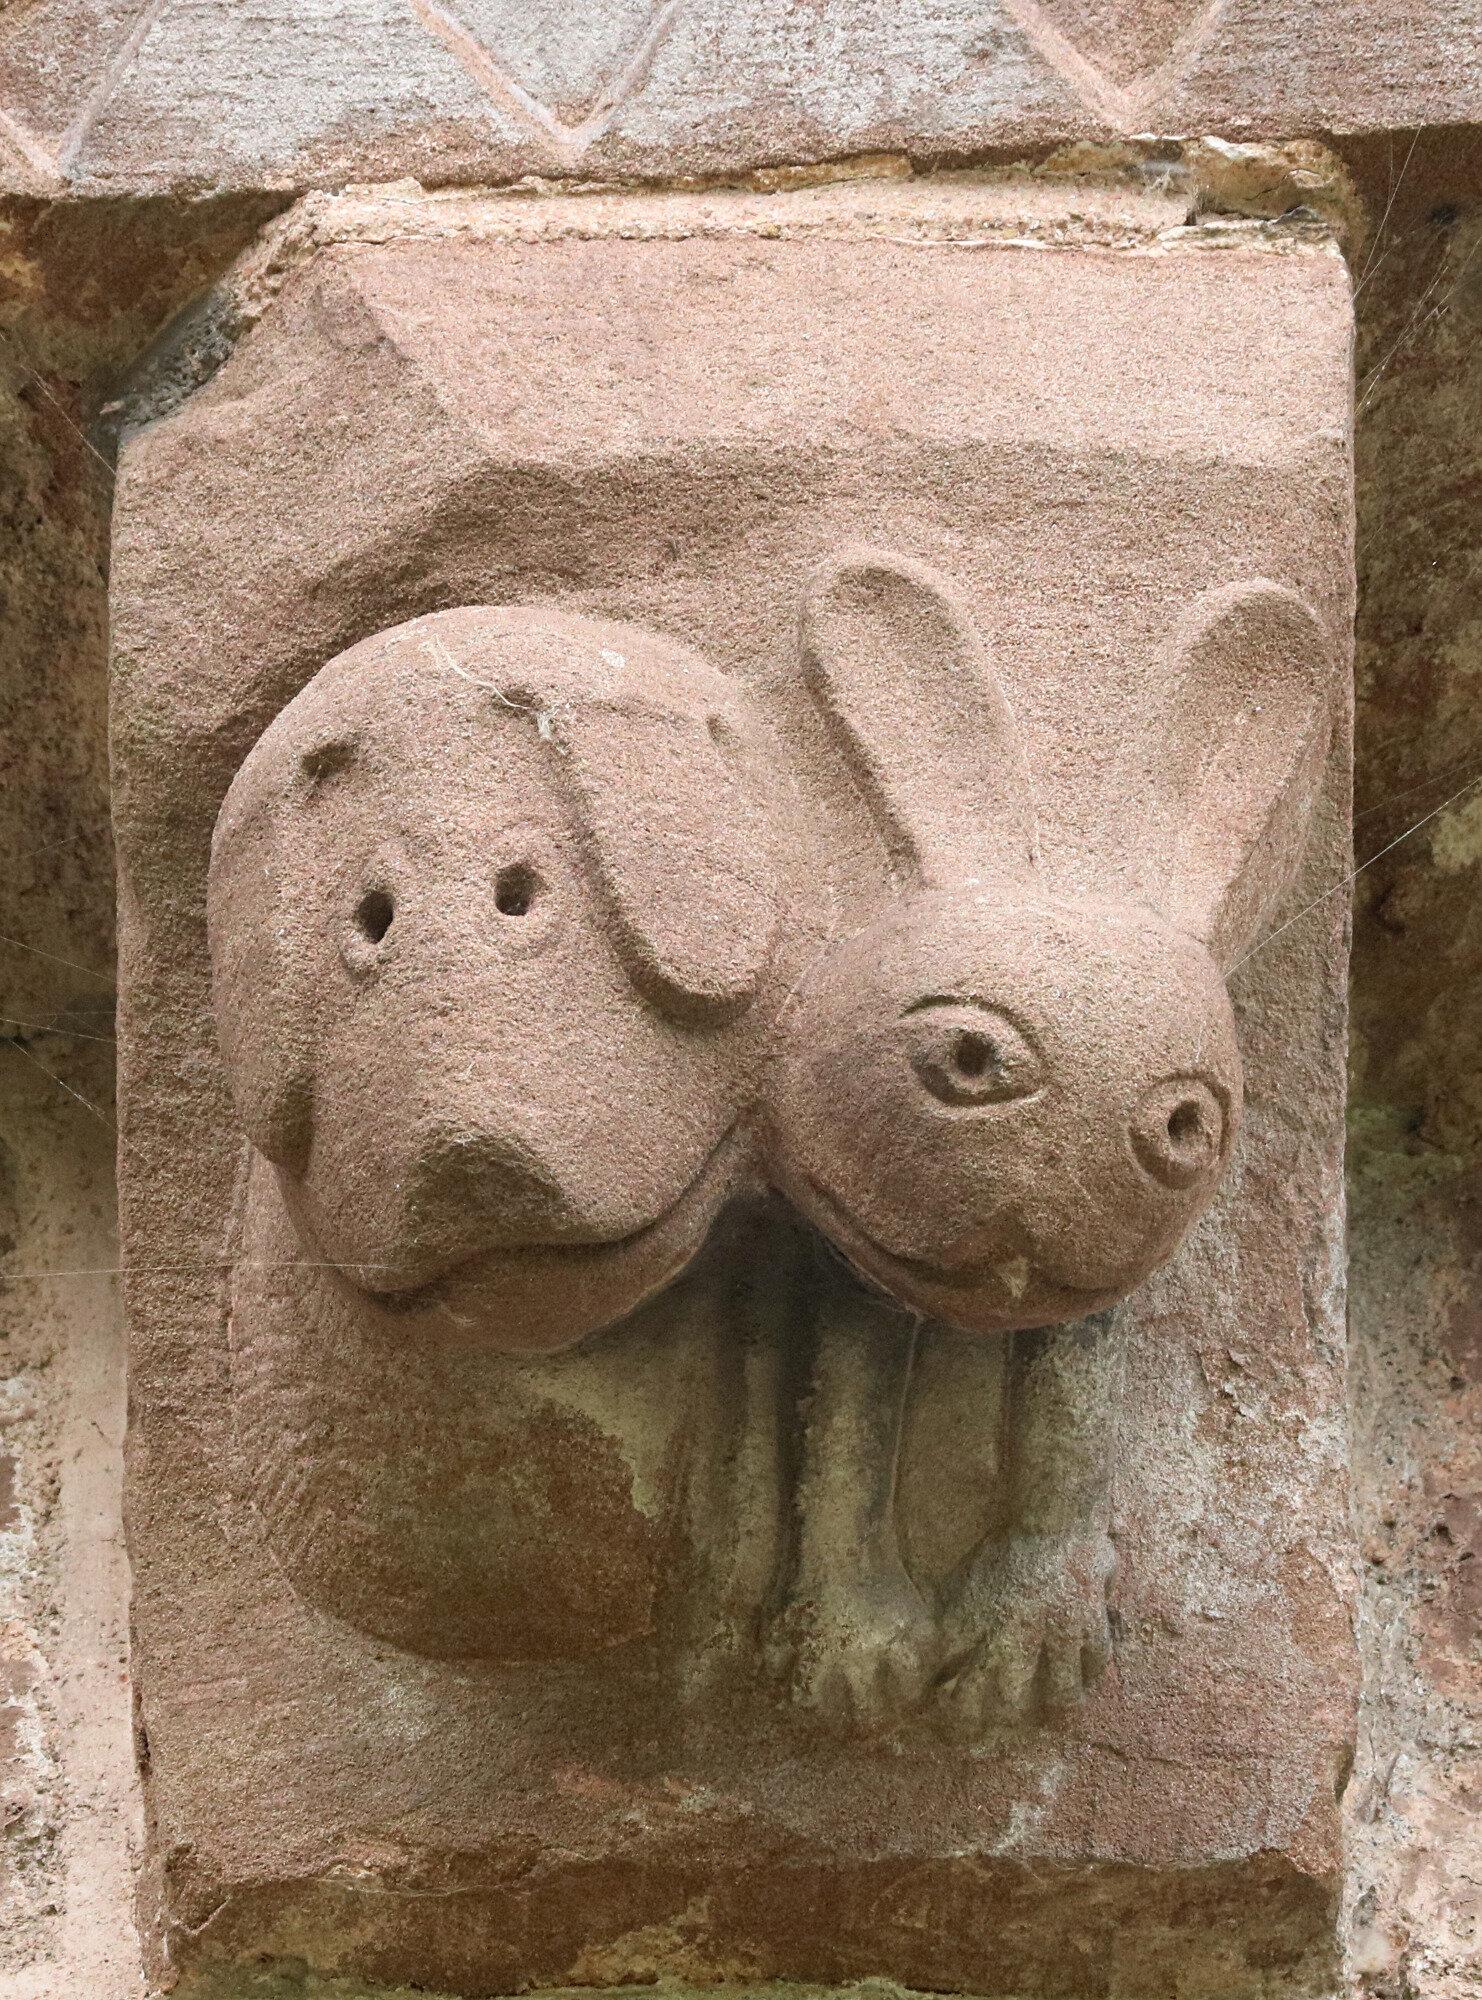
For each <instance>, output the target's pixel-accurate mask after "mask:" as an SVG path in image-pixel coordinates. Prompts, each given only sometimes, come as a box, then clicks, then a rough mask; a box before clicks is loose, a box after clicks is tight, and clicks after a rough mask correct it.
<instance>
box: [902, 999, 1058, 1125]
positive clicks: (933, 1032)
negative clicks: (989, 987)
mask: <svg viewBox="0 0 1482 2000" xmlns="http://www.w3.org/2000/svg"><path fill="white" fill-rule="evenodd" d="M906 1028H907V1032H908V1035H909V1037H910V1040H909V1053H910V1059H911V1067H912V1069H914V1070H915V1072H916V1074H917V1076H919V1077H920V1079H921V1081H922V1082H923V1083H924V1084H925V1085H926V1087H927V1089H928V1090H929V1091H930V1092H931V1094H932V1096H933V1097H936V1098H940V1100H941V1102H942V1103H943V1104H1008V1103H1010V1102H1012V1101H1013V1100H1014V1099H1016V1098H1021V1097H1029V1096H1031V1095H1032V1094H1033V1093H1034V1092H1035V1091H1037V1090H1038V1089H1039V1087H1040V1085H1041V1083H1042V1082H1043V1080H1044V1065H1043V1063H1042V1062H1041V1060H1040V1056H1039V1053H1038V1051H1037V1050H1036V1049H1035V1048H1034V1046H1033V1045H1032V1044H1031V1042H1030V1040H1029V1038H1028V1036H1027V1035H1026V1034H1025V1033H1024V1030H1023V1029H1022V1028H1018V1027H1016V1026H1015V1025H1014V1023H1013V1022H1012V1021H1011V1020H1010V1019H1009V1018H1008V1016H1007V1015H1006V1014H1002V1013H1000V1012H999V1010H998V1009H997V1008H996V1007H988V1006H985V1005H983V1003H982V1002H980V1001H976V1000H953V999H941V1000H921V1001H918V1002H917V1004H916V1005H915V1006H914V1007H912V1008H911V1009H910V1010H909V1012H908V1013H907V1015H906Z"/></svg>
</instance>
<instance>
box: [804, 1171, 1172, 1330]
mask: <svg viewBox="0 0 1482 2000" xmlns="http://www.w3.org/2000/svg"><path fill="white" fill-rule="evenodd" d="M790 1192H791V1195H792V1198H793V1199H794V1200H795V1201H796V1202H797V1204H798V1206H799V1207H800V1208H801V1209H802V1210H803V1212H804V1213H805V1214H807V1215H808V1216H809V1217H810V1219H811V1220H812V1221H813V1222H814V1223H815V1225H816V1226H817V1227H818V1228H819V1229H820V1230H822V1232H823V1233H824V1234H825V1235H826V1236H827V1237H828V1239H829V1241H830V1242H831V1243H832V1244H833V1245H834V1247H835V1248H836V1249H837V1250H839V1251H840V1252H841V1253H842V1255H843V1256H844V1257H845V1258H846V1259H847V1261H848V1262H849V1263H850V1264H852V1265H853V1266H854V1268H855V1270H857V1271H858V1272H859V1274H860V1276H861V1277H862V1278H864V1279H865V1280H866V1281H867V1282H868V1283H871V1284H873V1285H876V1286H878V1287H879V1288H880V1289H881V1290H883V1291H885V1292H888V1293H889V1294H890V1295H891V1297H892V1298H894V1299H896V1300H897V1301H898V1302H899V1303H900V1304H901V1305H904V1306H906V1307H907V1308H908V1309H910V1310H913V1311H916V1312H919V1313H922V1314H925V1315H927V1316H929V1317H930V1318H932V1319H938V1320H942V1321H944V1322H945V1323H946V1324H947V1325H949V1326H956V1327H960V1328H961V1329H962V1330H963V1331H964V1332H967V1333H1017V1332H1020V1331H1022V1330H1024V1329H1027V1328H1029V1327H1036V1326H1059V1325H1060V1324H1061V1323H1062V1322H1064V1321H1067V1320H1074V1319H1084V1318H1085V1317H1086V1316H1087V1315H1088V1314H1090V1313H1094V1312H1100V1311H1102V1310H1104V1309H1105V1308H1106V1307H1108V1306H1113V1305H1116V1304H1118V1303H1119V1302H1120V1301H1121V1300H1122V1299H1124V1298H1125V1297H1126V1296H1127V1294H1128V1293H1129V1292H1130V1291H1131V1290H1132V1289H1133V1288H1134V1287H1135V1286H1136V1285H1137V1284H1138V1283H1139V1282H1140V1280H1141V1278H1142V1276H1143V1275H1144V1269H1143V1266H1142V1265H1141V1264H1139V1265H1138V1267H1137V1269H1136V1270H1135V1271H1132V1272H1129V1273H1123V1274H1119V1275H1117V1276H1115V1277H1113V1276H1105V1277H1102V1278H1101V1279H1100V1281H1099V1282H1096V1283H1092V1284H1070V1283H1068V1282H1066V1280H1065V1279H1064V1278H1063V1277H1060V1276H1058V1275H1056V1274H1054V1273H1052V1272H1051V1271H1049V1270H1047V1269H1046V1268H1045V1267H1044V1265H1043V1264H1042V1263H1039V1262H1036V1261H1034V1260H1032V1259H1031V1258H1030V1257H1029V1256H1027V1255H1021V1256H1008V1257H1004V1258H1002V1259H1000V1260H997V1261H989V1260H986V1259H985V1260H982V1261H978V1262H974V1263H964V1264H960V1265H956V1266H950V1267H949V1266H946V1265H942V1264H936V1263H933V1262H932V1261H931V1260H929V1259H926V1258H915V1257H903V1256H901V1255H900V1254H899V1253H898V1252H896V1251H893V1250H887V1249H886V1248H885V1246H884V1245H883V1244H882V1243H880V1242H878V1241H877V1240H876V1238H875V1237H873V1236H872V1235H870V1233H869V1232H868V1230H866V1229H863V1228H862V1227H861V1226H860V1225H859V1223H858V1222H856V1221H855V1220H854V1218H853V1217H852V1216H850V1215H848V1214H846V1213H845V1211H844V1209H843V1208H842V1207H841V1206H840V1204H839V1203H838V1202H837V1201H835V1199H834V1198H833V1196H832V1195H830V1194H829V1193H828V1192H827V1191H826V1190H825V1189H824V1188H822V1187H820V1186H819V1185H818V1184H817V1182H815V1181H813V1180H812V1179H811V1178H810V1179H808V1180H807V1181H806V1182H804V1183H803V1184H802V1185H801V1186H799V1187H795V1188H793V1189H792V1190H790Z"/></svg>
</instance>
